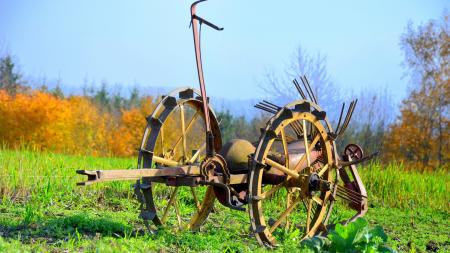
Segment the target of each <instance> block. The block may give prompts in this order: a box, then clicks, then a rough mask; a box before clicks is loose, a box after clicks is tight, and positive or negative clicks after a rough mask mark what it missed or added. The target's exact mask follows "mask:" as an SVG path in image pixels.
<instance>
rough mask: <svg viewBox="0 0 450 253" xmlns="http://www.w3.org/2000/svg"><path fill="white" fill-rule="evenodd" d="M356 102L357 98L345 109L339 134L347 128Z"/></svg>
mask: <svg viewBox="0 0 450 253" xmlns="http://www.w3.org/2000/svg"><path fill="white" fill-rule="evenodd" d="M357 102H358V99H356V100H354V101H352V103H351V104H350V106H349V108H348V111H347V115H346V117H345V121H344V124H343V125H342V129H341V131H339V135H341V134H342V133H344V131H345V130H346V129H347V126H348V124H349V122H350V119H351V118H352V115H353V111H354V110H355V107H356V103H357Z"/></svg>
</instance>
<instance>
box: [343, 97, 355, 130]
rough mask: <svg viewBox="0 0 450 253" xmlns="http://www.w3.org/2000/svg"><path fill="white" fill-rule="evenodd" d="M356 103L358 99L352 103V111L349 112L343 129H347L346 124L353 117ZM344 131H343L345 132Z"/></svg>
mask: <svg viewBox="0 0 450 253" xmlns="http://www.w3.org/2000/svg"><path fill="white" fill-rule="evenodd" d="M357 103H358V99H356V100H355V101H353V106H352V110H351V111H350V115H349V117H348V120H347V124H345V129H347V126H348V124H349V123H350V120H351V119H352V116H353V111H354V110H355V107H356V104H357ZM345 129H344V131H345Z"/></svg>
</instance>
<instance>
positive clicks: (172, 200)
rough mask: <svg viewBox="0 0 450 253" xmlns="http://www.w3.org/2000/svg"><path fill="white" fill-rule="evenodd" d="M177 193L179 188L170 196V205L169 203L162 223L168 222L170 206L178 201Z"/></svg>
mask: <svg viewBox="0 0 450 253" xmlns="http://www.w3.org/2000/svg"><path fill="white" fill-rule="evenodd" d="M177 191H178V186H177V187H175V188H174V189H173V191H172V194H170V199H169V203H167V207H166V209H165V210H164V213H163V216H162V218H161V223H165V222H166V220H167V216H168V214H169V208H170V206H172V205H173V203H174V201H176V195H177Z"/></svg>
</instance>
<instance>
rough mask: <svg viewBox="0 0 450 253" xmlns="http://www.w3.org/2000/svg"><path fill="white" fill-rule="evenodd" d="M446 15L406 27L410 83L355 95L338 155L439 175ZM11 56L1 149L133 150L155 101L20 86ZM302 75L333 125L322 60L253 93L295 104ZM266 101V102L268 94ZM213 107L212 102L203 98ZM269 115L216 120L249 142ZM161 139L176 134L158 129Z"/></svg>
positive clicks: (334, 92) (2, 83) (5, 64)
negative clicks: (354, 147)
mask: <svg viewBox="0 0 450 253" xmlns="http://www.w3.org/2000/svg"><path fill="white" fill-rule="evenodd" d="M449 41H450V39H449V27H448V15H443V16H442V17H441V19H440V20H438V21H430V22H428V23H426V24H423V25H421V26H417V27H414V26H412V25H409V26H408V27H407V28H406V30H405V32H404V34H403V36H402V37H401V38H400V46H401V48H402V49H403V52H404V62H403V65H404V69H405V73H406V74H407V77H408V78H409V79H410V81H411V82H410V83H411V85H410V88H409V91H408V95H407V97H406V98H405V99H403V101H402V102H401V104H400V105H399V106H398V108H396V106H397V105H395V104H393V102H392V94H389V91H388V90H387V89H384V90H383V89H382V90H381V91H379V90H377V91H375V90H364V91H363V92H362V93H361V94H352V95H351V96H349V97H348V100H350V97H354V98H358V99H359V100H358V106H357V110H356V111H355V114H354V116H353V120H352V123H351V125H350V127H349V129H348V130H347V132H346V134H345V136H344V138H341V139H340V142H341V143H339V144H340V145H339V146H340V147H343V146H345V144H347V143H350V142H351V143H359V144H361V146H362V147H363V149H364V150H365V151H366V152H367V154H369V153H372V152H375V151H381V156H380V158H381V160H382V161H383V162H392V161H398V162H402V163H404V165H406V167H409V168H411V169H421V170H422V169H426V170H434V169H436V168H439V167H446V168H447V167H448V162H449V159H450V151H449V140H450V136H449V134H450V121H449V120H450V111H449V101H450V81H449V71H450V65H449V47H450V43H449ZM17 69H18V68H17V67H16V65H15V62H14V59H13V57H11V56H10V55H8V54H6V55H3V56H2V57H1V59H0V141H1V144H2V145H3V147H4V148H13V149H17V148H21V147H27V148H31V149H33V150H41V151H52V152H61V153H67V154H83V155H94V156H132V155H134V154H135V152H136V151H135V150H136V148H137V147H138V146H139V144H140V141H141V136H142V133H143V130H144V128H145V126H146V120H145V118H146V116H147V115H149V113H151V111H152V109H153V108H154V107H155V106H156V104H157V103H158V100H159V99H160V98H159V97H158V96H157V95H158V94H153V95H142V94H141V93H140V92H139V90H138V89H137V88H134V89H133V90H132V91H131V93H130V95H129V96H126V97H124V96H123V95H121V94H120V93H117V94H114V93H111V92H110V91H109V86H108V85H107V84H106V83H102V84H101V86H100V88H92V87H94V86H92V87H91V88H88V87H86V86H85V87H84V88H83V92H82V94H81V95H73V94H64V93H63V91H62V88H61V86H62V84H61V83H58V84H57V85H56V87H55V88H53V89H48V88H47V85H46V84H45V83H43V84H40V85H38V86H36V85H34V88H31V87H29V86H27V80H25V79H24V78H23V73H20V71H18V70H17ZM304 73H305V74H307V76H308V77H309V78H310V80H311V83H312V86H313V88H314V90H315V91H316V94H318V100H319V104H320V105H321V106H322V107H323V108H324V109H325V111H327V114H328V115H329V117H330V119H331V121H332V122H333V123H334V125H336V121H337V116H338V115H339V111H340V108H341V103H342V102H344V101H340V99H339V98H340V97H346V96H344V95H342V94H339V89H338V87H336V86H335V85H334V84H333V83H332V82H331V81H330V80H331V77H330V76H329V75H328V74H327V70H326V58H325V57H323V56H321V55H317V56H311V55H310V54H308V53H307V52H306V51H305V50H303V49H301V48H299V49H298V51H297V52H295V54H294V55H293V58H292V61H291V65H290V66H288V68H287V69H286V72H285V74H284V75H277V74H276V73H270V72H268V73H267V75H266V77H265V79H264V81H263V82H262V84H261V85H260V87H261V89H263V90H265V91H267V92H268V94H273V96H272V97H270V98H268V99H270V100H271V101H273V102H276V103H277V104H279V105H282V104H285V103H287V102H289V101H291V100H294V99H298V94H297V93H296V91H295V89H294V86H293V85H292V82H291V81H292V80H293V79H294V78H298V77H299V76H300V75H302V74H304ZM269 92H270V93H269ZM212 101H213V106H214V98H213V99H212ZM269 116H270V115H268V114H265V113H263V112H261V113H259V114H256V115H254V117H252V118H249V117H245V116H235V115H233V114H232V113H231V112H230V111H228V110H226V109H225V110H224V111H220V112H218V117H219V118H220V120H221V130H222V134H223V136H224V139H225V141H227V140H230V139H232V138H244V139H249V140H251V141H253V142H254V141H257V140H258V137H259V133H260V128H261V127H263V126H264V124H265V122H266V120H267V119H268V117H269ZM166 131H168V132H170V131H178V130H177V129H173V130H171V129H167V130H166Z"/></svg>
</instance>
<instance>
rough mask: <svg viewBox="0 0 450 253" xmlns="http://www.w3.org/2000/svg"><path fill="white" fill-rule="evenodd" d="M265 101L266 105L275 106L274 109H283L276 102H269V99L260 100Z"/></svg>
mask: <svg viewBox="0 0 450 253" xmlns="http://www.w3.org/2000/svg"><path fill="white" fill-rule="evenodd" d="M264 103H265V104H266V105H268V106H270V107H272V108H274V109H277V110H280V109H281V106H278V105H276V104H274V103H271V102H269V101H267V100H263V101H262V102H260V104H264Z"/></svg>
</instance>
